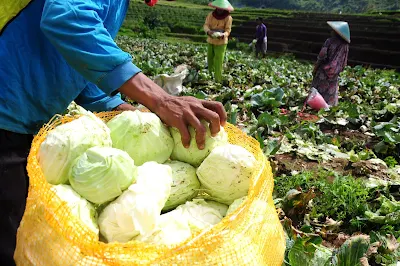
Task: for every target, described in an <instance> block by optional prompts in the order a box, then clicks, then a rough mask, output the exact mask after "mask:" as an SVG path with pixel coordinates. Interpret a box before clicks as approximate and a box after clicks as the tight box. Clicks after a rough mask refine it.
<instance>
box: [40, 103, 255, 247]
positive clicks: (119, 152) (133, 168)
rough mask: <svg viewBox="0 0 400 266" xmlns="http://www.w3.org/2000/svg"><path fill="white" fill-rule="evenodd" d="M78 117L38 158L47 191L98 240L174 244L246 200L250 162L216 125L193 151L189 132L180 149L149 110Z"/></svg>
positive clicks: (55, 133) (173, 133) (173, 132)
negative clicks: (187, 142)
mask: <svg viewBox="0 0 400 266" xmlns="http://www.w3.org/2000/svg"><path fill="white" fill-rule="evenodd" d="M82 114H83V115H82V116H80V117H79V118H77V119H75V120H73V121H72V122H69V123H66V124H63V125H60V126H58V127H56V128H55V129H53V130H52V131H50V132H49V133H48V135H47V137H46V139H45V140H44V141H43V142H42V144H41V146H40V149H39V151H38V155H37V156H38V161H39V164H40V167H41V169H42V171H43V174H44V176H45V178H46V180H47V181H48V182H49V183H50V184H51V189H52V191H53V192H54V193H55V194H56V195H58V197H59V198H60V199H61V200H62V201H64V202H65V203H66V204H67V206H69V208H70V210H71V214H72V215H74V216H76V217H77V218H78V219H81V221H82V223H83V224H84V225H85V226H87V228H88V229H90V230H91V231H93V232H94V233H95V234H97V235H98V236H99V239H100V240H102V241H105V242H115V241H117V242H122V243H124V242H129V241H142V242H146V243H153V244H165V245H173V244H178V243H181V242H183V241H185V240H187V239H189V238H190V237H191V236H193V235H194V234H195V233H196V232H201V231H203V230H208V229H210V228H211V227H213V226H214V225H215V224H217V223H219V222H220V221H221V220H222V219H223V218H224V217H225V216H226V215H227V214H230V213H232V212H233V211H234V210H235V209H236V208H238V207H239V206H240V205H241V203H242V202H243V201H245V200H246V195H247V193H248V189H249V183H250V179H251V177H252V176H253V173H254V171H255V167H256V159H255V158H254V156H253V155H252V154H251V153H250V152H248V151H247V150H246V149H244V148H242V147H240V146H236V145H231V144H229V143H228V136H227V133H226V132H225V131H224V129H223V128H222V127H221V131H220V132H219V134H218V135H217V136H215V137H212V136H211V133H210V131H209V129H208V124H207V123H206V122H204V124H205V125H206V126H207V129H208V132H207V138H206V143H205V148H204V149H203V150H199V149H198V147H197V145H196V140H195V131H194V129H193V128H190V133H191V136H192V140H191V143H190V147H189V148H185V147H183V145H182V142H181V136H180V133H179V131H178V130H177V129H175V128H168V127H167V126H165V125H164V124H163V123H162V121H161V120H160V119H159V118H158V116H156V115H155V114H153V113H145V112H140V111H125V112H122V113H120V114H119V115H117V116H115V117H114V118H112V119H111V120H110V121H108V122H107V123H105V122H103V121H102V120H101V119H99V118H98V117H96V116H95V115H94V114H92V113H91V112H88V111H85V112H83V113H82Z"/></svg>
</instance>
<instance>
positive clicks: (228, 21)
mask: <svg viewBox="0 0 400 266" xmlns="http://www.w3.org/2000/svg"><path fill="white" fill-rule="evenodd" d="M210 30H213V31H221V32H223V33H224V38H223V39H213V38H211V37H210V36H208V38H207V42H208V43H210V44H214V45H223V44H227V43H228V37H229V35H230V34H231V30H232V17H231V16H227V17H226V18H225V19H221V20H219V19H216V18H215V17H214V16H213V14H212V12H211V13H210V14H208V16H207V18H206V22H205V23H204V31H205V32H206V33H207V32H209V31H210Z"/></svg>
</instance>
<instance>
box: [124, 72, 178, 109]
mask: <svg viewBox="0 0 400 266" xmlns="http://www.w3.org/2000/svg"><path fill="white" fill-rule="evenodd" d="M119 91H120V92H121V93H123V94H124V95H126V96H127V97H129V98H130V99H132V100H134V101H136V102H138V103H140V104H142V105H144V106H146V107H147V108H148V109H149V110H150V111H152V112H156V110H157V107H158V106H159V105H160V103H162V101H166V100H168V98H169V97H170V95H168V94H167V93H166V92H165V91H164V90H163V89H162V88H161V87H159V86H158V85H156V84H155V83H154V82H153V81H151V80H150V79H149V78H148V77H146V76H145V75H144V74H142V73H138V74H136V75H135V76H133V77H132V78H131V79H129V80H128V81H127V82H125V83H124V84H123V85H122V86H121V87H120V89H119Z"/></svg>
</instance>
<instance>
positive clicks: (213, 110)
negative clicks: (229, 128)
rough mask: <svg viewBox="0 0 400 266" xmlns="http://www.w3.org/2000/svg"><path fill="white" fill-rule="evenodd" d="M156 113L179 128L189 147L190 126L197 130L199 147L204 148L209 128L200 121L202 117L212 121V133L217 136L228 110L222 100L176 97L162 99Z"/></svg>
mask: <svg viewBox="0 0 400 266" xmlns="http://www.w3.org/2000/svg"><path fill="white" fill-rule="evenodd" d="M155 113H156V114H157V115H158V116H159V117H160V118H161V120H163V121H164V122H165V123H166V124H167V125H169V126H172V127H175V128H177V129H178V130H179V131H180V133H181V136H182V144H183V146H184V147H186V148H188V147H189V145H190V139H191V136H190V133H189V130H188V126H192V127H193V128H194V129H195V131H196V143H197V146H198V147H199V149H204V145H205V137H206V133H207V129H206V128H205V126H204V125H203V124H202V123H201V122H200V121H201V120H202V119H204V120H206V121H208V122H209V123H210V125H209V126H210V131H211V135H212V136H215V135H217V134H218V132H219V131H220V126H221V125H222V126H224V125H225V123H226V117H227V116H226V112H225V109H224V106H223V105H222V104H221V103H220V102H214V101H204V100H199V99H196V98H194V97H174V96H169V97H168V99H166V100H165V101H162V102H161V104H160V105H159V106H158V107H157V108H156V110H155Z"/></svg>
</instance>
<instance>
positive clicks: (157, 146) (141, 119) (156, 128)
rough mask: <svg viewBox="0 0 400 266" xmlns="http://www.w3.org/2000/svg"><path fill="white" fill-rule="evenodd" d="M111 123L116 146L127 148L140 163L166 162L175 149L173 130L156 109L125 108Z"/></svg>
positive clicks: (109, 125) (109, 123)
mask: <svg viewBox="0 0 400 266" xmlns="http://www.w3.org/2000/svg"><path fill="white" fill-rule="evenodd" d="M107 126H108V127H109V128H110V130H111V139H112V142H113V147H114V148H117V149H121V150H123V151H126V152H127V153H128V154H129V155H130V156H131V157H132V159H133V160H134V161H135V163H136V165H142V164H144V163H145V162H149V161H154V162H157V163H164V162H165V161H167V160H168V158H169V157H170V155H171V153H172V149H173V147H174V141H173V139H172V137H171V134H170V132H169V130H168V128H167V127H166V126H165V125H164V124H163V122H162V121H161V120H160V118H158V116H157V115H155V114H153V113H144V112H140V111H139V110H136V111H134V112H132V111H125V112H123V113H121V114H119V115H117V116H115V117H114V118H113V119H111V120H110V121H109V122H108V123H107Z"/></svg>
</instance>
